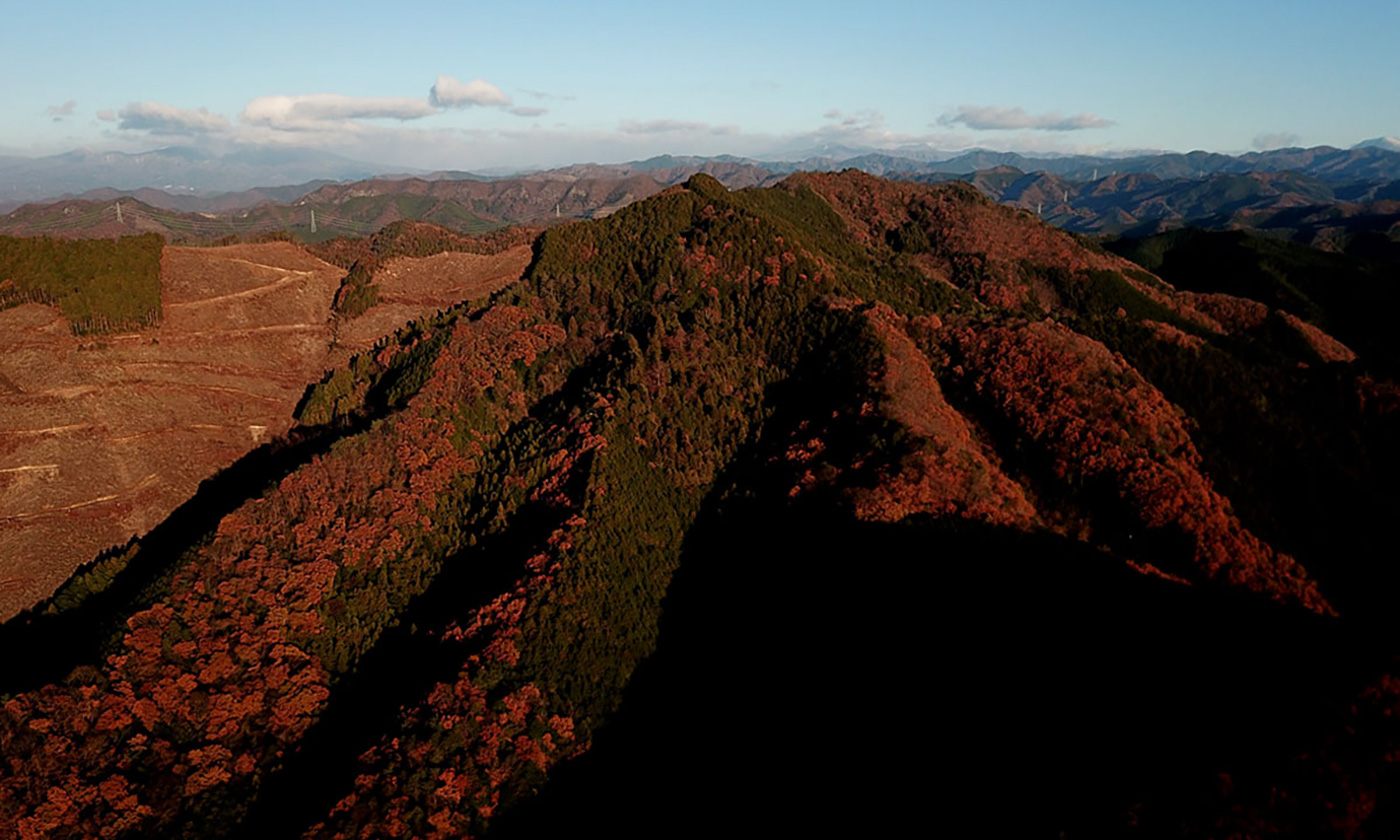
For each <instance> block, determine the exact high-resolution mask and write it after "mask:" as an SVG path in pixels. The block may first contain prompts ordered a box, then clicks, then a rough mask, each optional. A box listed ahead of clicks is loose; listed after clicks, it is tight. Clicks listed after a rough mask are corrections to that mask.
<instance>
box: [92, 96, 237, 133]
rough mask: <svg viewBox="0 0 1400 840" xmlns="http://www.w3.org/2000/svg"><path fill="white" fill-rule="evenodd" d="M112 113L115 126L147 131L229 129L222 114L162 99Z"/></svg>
mask: <svg viewBox="0 0 1400 840" xmlns="http://www.w3.org/2000/svg"><path fill="white" fill-rule="evenodd" d="M99 116H101V115H100V114H99ZM116 116H117V119H118V120H120V122H119V123H118V124H117V127H118V128H121V129H125V130H128V131H149V132H150V133H151V134H176V135H193V134H215V133H219V132H224V131H227V130H228V129H229V121H228V119H227V118H226V117H224V116H223V115H221V114H213V113H210V112H209V109H207V108H177V107H175V106H174V105H166V104H164V103H162V102H149V101H147V102H133V103H131V104H130V105H128V106H126V107H125V108H123V109H121V110H120V111H118V112H117V114H116Z"/></svg>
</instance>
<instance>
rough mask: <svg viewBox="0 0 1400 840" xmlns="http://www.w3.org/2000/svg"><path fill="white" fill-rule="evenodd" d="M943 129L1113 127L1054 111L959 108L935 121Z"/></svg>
mask: <svg viewBox="0 0 1400 840" xmlns="http://www.w3.org/2000/svg"><path fill="white" fill-rule="evenodd" d="M938 124H939V125H944V126H954V125H963V126H966V127H967V128H970V129H972V130H973V131H1007V130H1017V129H1028V130H1032V131H1080V130H1083V129H1086V128H1104V127H1106V126H1110V125H1113V121H1112V120H1106V119H1104V118H1103V117H1099V116H1095V115H1093V114H1074V115H1072V116H1068V117H1064V116H1061V115H1060V113H1059V112H1058V111H1049V112H1047V113H1044V114H1028V113H1026V111H1025V109H1022V108H998V107H995V106H988V107H981V106H977V105H962V106H960V107H959V108H958V110H957V111H955V112H953V113H951V114H944V115H943V116H941V117H939V118H938Z"/></svg>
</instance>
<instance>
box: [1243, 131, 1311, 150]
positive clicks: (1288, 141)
mask: <svg viewBox="0 0 1400 840" xmlns="http://www.w3.org/2000/svg"><path fill="white" fill-rule="evenodd" d="M1302 139H1303V138H1301V137H1299V136H1298V135H1296V134H1293V133H1292V132H1288V131H1276V132H1273V133H1269V134H1260V135H1259V136H1257V137H1255V138H1254V143H1253V146H1254V148H1255V149H1258V150H1259V151H1261V152H1266V151H1268V150H1269V149H1287V148H1291V147H1293V146H1296V145H1298V142H1299V141H1301V140H1302Z"/></svg>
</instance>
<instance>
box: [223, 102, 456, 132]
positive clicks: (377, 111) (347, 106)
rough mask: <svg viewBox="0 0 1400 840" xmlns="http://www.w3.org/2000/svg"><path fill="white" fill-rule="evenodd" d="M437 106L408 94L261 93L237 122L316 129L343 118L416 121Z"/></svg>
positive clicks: (343, 119)
mask: <svg viewBox="0 0 1400 840" xmlns="http://www.w3.org/2000/svg"><path fill="white" fill-rule="evenodd" d="M436 113H437V109H436V108H434V107H433V106H432V105H430V104H429V103H428V102H426V101H424V100H422V99H414V98H413V97H409V96H393V97H365V96H342V95H340V94H338V93H314V94H308V95H303V96H260V97H258V98H257V99H253V100H250V101H249V102H248V104H247V105H245V106H244V107H243V113H242V114H240V115H239V117H238V119H239V121H240V122H243V123H246V124H248V125H259V126H267V127H269V128H276V129H280V130H282V131H316V130H321V129H325V128H330V127H334V126H335V125H336V124H339V123H343V122H345V121H346V120H367V119H394V120H416V119H419V118H421V117H428V116H432V115H433V114H436Z"/></svg>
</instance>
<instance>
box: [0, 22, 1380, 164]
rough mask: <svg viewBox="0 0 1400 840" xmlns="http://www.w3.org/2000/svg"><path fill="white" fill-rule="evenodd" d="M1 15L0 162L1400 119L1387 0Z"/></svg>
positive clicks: (1339, 136)
mask: <svg viewBox="0 0 1400 840" xmlns="http://www.w3.org/2000/svg"><path fill="white" fill-rule="evenodd" d="M0 20H3V27H0V61H2V62H3V68H4V69H3V71H0V154H3V153H11V154H39V153H52V152H58V151H64V150H67V149H70V148H74V147H77V146H85V147H91V148H101V149H106V148H111V149H119V150H124V151H140V150H144V149H150V148H155V147H158V146H165V145H176V144H178V145H198V146H209V147H214V148H233V147H236V146H241V145H279V146H305V147H312V148H320V149H326V150H329V151H335V152H338V153H340V154H345V155H348V156H351V157H356V158H359V159H363V160H368V161H373V162H376V163H385V164H394V165H399V166H404V167H423V168H446V167H451V168H463V169H469V168H487V167H492V166H524V165H554V164H563V163H571V162H581V161H590V160H592V161H599V162H609V161H618V160H626V159H632V158H636V157H644V156H647V155H650V154H657V153H663V152H671V153H676V154H716V153H720V152H732V153H738V154H763V153H768V152H772V151H775V150H781V149H797V148H806V147H814V146H818V145H820V144H823V143H843V144H848V145H876V146H898V145H901V144H906V143H920V144H926V145H929V146H932V147H934V148H940V149H948V150H954V149H960V148H968V147H973V146H983V147H988V148H997V149H1017V150H1024V151H1064V152H1069V151H1103V150H1128V149H1173V150H1178V151H1187V150H1191V149H1198V148H1201V149H1210V150H1219V151H1243V150H1247V149H1250V148H1257V147H1261V146H1272V145H1284V144H1301V145H1317V144H1330V145H1337V146H1349V145H1351V144H1353V143H1355V142H1357V141H1359V140H1363V139H1366V138H1370V137H1376V136H1379V135H1396V134H1400V97H1397V96H1396V92H1397V91H1400V57H1397V55H1396V52H1395V44H1394V39H1395V37H1396V35H1397V34H1400V3H1396V2H1394V0H1390V2H1371V0H1364V1H1363V0H1351V2H1347V0H1339V2H1332V3H1327V4H1323V3H1321V2H1296V0H1272V2H1254V1H1253V0H1248V1H1246V0H1238V1H1233V0H1215V2H1195V0H1187V2H1174V3H1170V4H1144V3H1136V2H1133V3H1130V2H1112V3H1110V2H1096V1H1095V0H1080V2H1074V1H1073V0H1061V2H1057V3H1047V2H1034V3H1032V2H980V3H975V4H974V3H968V2H965V3H959V4H942V3H933V2H878V0H874V1H872V2H865V3H861V4H856V3H851V2H841V3H836V2H812V0H807V2H788V0H749V2H728V0H718V1H717V2H709V3H695V2H688V3H660V2H652V3H641V2H594V3H586V4H585V3H562V2H543V0H533V1H532V0H525V1H524V2H514V3H500V2H496V3H481V2H462V0H456V2H449V3H435V2H434V3H402V4H398V5H391V4H388V3H385V2H383V0H380V2H375V3H368V2H358V0H342V2H338V3H320V2H309V1H308V0H301V1H300V2H299V1H298V0H288V1H287V2H264V1H263V0H241V2H239V3H237V4H221V5H218V6H213V5H210V4H202V3H199V4H197V3H190V2H187V0H186V2H178V3H177V2H125V3H121V4H116V3H110V2H101V3H99V2H69V3H66V4H55V3H48V2H29V0H18V2H15V3H11V4H7V7H6V9H5V10H4V12H3V18H0ZM440 79H441V82H440ZM435 85H436V86H437V95H436V96H434V95H433V94H431V93H430V91H431V90H433V89H434V87H435Z"/></svg>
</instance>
